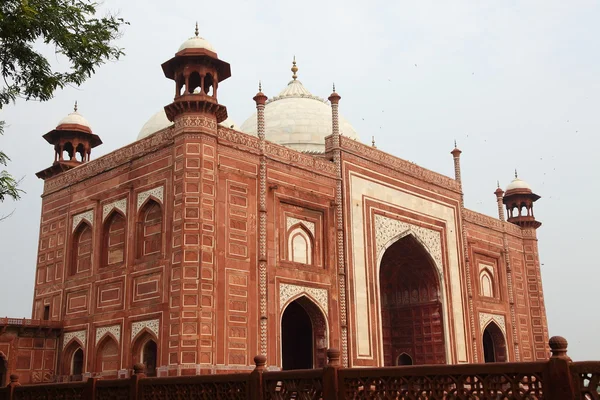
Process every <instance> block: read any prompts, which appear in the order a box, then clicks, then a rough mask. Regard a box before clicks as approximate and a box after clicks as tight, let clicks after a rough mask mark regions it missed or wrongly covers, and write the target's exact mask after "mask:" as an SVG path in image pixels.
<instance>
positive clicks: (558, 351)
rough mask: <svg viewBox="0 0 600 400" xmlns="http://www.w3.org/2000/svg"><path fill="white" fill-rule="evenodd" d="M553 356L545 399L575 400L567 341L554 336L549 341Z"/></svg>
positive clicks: (549, 364) (548, 368)
mask: <svg viewBox="0 0 600 400" xmlns="http://www.w3.org/2000/svg"><path fill="white" fill-rule="evenodd" d="M548 344H549V345H550V349H551V350H552V356H551V357H550V359H549V360H548V366H547V375H546V377H545V379H544V381H545V382H544V398H545V399H547V400H572V399H575V392H574V389H573V379H572V377H571V370H570V368H569V364H570V363H571V358H570V357H569V356H568V355H567V346H568V342H567V339H565V338H563V337H561V336H553V337H551V338H550V340H549V341H548Z"/></svg>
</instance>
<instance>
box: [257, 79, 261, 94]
mask: <svg viewBox="0 0 600 400" xmlns="http://www.w3.org/2000/svg"><path fill="white" fill-rule="evenodd" d="M258 91H259V92H262V82H261V81H260V80H259V81H258Z"/></svg>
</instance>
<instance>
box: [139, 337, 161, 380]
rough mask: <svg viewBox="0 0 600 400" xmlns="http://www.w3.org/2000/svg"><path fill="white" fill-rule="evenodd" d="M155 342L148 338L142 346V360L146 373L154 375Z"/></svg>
mask: <svg viewBox="0 0 600 400" xmlns="http://www.w3.org/2000/svg"><path fill="white" fill-rule="evenodd" d="M156 352H157V348H156V342H155V341H154V340H152V339H149V340H148V341H147V342H146V343H145V344H144V347H142V357H141V359H142V362H143V363H144V365H145V366H146V375H148V376H156V358H157V357H156Z"/></svg>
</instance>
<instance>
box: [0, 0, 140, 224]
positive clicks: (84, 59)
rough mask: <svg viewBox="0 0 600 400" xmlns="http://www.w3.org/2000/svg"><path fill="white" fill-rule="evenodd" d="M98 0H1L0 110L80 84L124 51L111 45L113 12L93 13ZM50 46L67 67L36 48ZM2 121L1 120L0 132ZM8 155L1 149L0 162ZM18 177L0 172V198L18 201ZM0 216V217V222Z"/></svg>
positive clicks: (119, 22)
mask: <svg viewBox="0 0 600 400" xmlns="http://www.w3.org/2000/svg"><path fill="white" fill-rule="evenodd" d="M97 7H98V3H96V2H93V1H90V0H0V73H1V74H2V78H3V80H4V85H3V87H2V88H1V90H0V109H2V107H3V106H4V105H7V104H10V103H12V102H14V101H15V100H16V99H17V98H24V99H25V100H39V101H46V100H49V99H51V98H52V96H53V94H54V92H55V91H56V90H57V89H62V88H64V87H65V86H67V85H76V86H78V85H81V84H82V83H83V82H84V81H85V80H86V79H87V78H89V77H90V76H92V74H94V73H95V72H96V68H97V67H99V66H100V65H102V64H104V63H105V62H107V61H113V60H118V59H119V57H120V56H122V55H123V54H124V53H123V51H122V49H121V48H119V47H117V46H115V45H114V43H113V42H114V40H115V39H117V38H119V36H120V30H121V28H122V27H123V25H125V24H128V22H126V21H124V20H123V19H122V18H118V17H116V16H114V15H107V16H104V17H98V16H96V12H97ZM41 44H44V45H47V46H51V47H53V48H54V52H55V54H57V55H58V56H59V59H60V61H62V60H63V59H66V60H67V61H68V65H67V68H66V69H64V70H61V71H59V70H56V69H54V68H53V67H52V65H51V64H50V61H49V60H48V59H47V58H46V56H44V55H43V54H42V53H40V52H39V51H38V50H37V49H40V48H43V46H41ZM3 131H4V122H3V121H0V135H1V134H3ZM9 160H10V159H9V158H8V156H7V155H6V154H5V153H4V152H2V151H0V164H1V165H2V166H6V165H7V163H8V161H9ZM18 184H19V181H18V180H16V179H15V178H14V177H13V176H11V175H10V174H9V173H8V172H7V171H6V170H2V171H1V172H0V202H2V201H4V199H5V198H11V199H13V200H18V199H19V198H20V193H22V190H20V189H19V188H18ZM1 219H2V218H0V220H1Z"/></svg>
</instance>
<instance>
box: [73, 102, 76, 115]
mask: <svg viewBox="0 0 600 400" xmlns="http://www.w3.org/2000/svg"><path fill="white" fill-rule="evenodd" d="M73 112H77V100H75V105H74V106H73Z"/></svg>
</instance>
